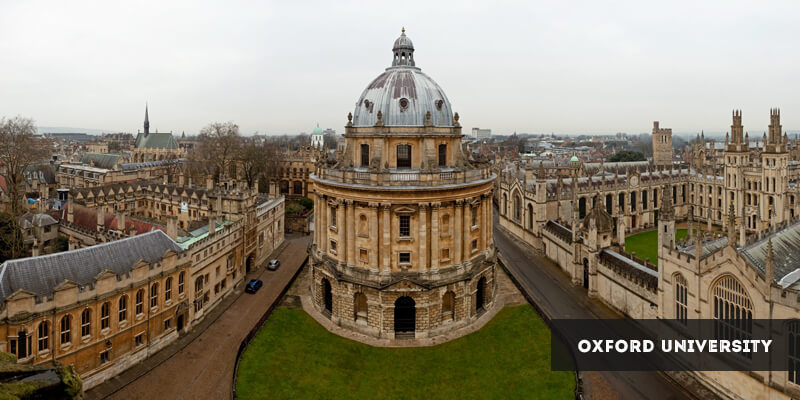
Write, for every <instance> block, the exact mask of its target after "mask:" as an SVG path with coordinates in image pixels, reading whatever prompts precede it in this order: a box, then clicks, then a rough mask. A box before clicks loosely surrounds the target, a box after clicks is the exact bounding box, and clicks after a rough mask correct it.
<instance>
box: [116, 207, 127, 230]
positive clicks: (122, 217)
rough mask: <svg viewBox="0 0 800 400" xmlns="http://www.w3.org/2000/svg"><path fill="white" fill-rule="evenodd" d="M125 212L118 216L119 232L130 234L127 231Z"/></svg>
mask: <svg viewBox="0 0 800 400" xmlns="http://www.w3.org/2000/svg"><path fill="white" fill-rule="evenodd" d="M125 222H126V221H125V212H124V211H123V212H121V213H119V214H117V230H118V231H120V232H122V233H123V234H126V233H128V232H127V230H126V229H125Z"/></svg>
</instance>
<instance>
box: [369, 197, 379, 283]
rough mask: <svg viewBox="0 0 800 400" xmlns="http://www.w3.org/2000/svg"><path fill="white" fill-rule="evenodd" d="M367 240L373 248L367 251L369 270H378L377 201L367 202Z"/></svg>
mask: <svg viewBox="0 0 800 400" xmlns="http://www.w3.org/2000/svg"><path fill="white" fill-rule="evenodd" d="M369 238H370V239H369V240H370V243H372V245H373V248H371V249H368V251H369V270H370V271H371V272H378V267H379V265H378V252H379V246H378V243H379V242H380V239H379V238H378V203H369Z"/></svg>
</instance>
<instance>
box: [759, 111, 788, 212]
mask: <svg viewBox="0 0 800 400" xmlns="http://www.w3.org/2000/svg"><path fill="white" fill-rule="evenodd" d="M781 130H782V127H781V111H780V110H779V109H777V108H774V109H771V110H769V136H768V139H767V142H766V143H764V151H763V152H762V153H761V171H762V174H761V176H762V178H761V179H762V182H761V188H762V191H761V202H760V206H761V210H760V211H761V217H762V219H763V220H764V223H766V224H770V225H771V224H777V223H781V222H783V221H785V220H787V219H788V216H787V215H786V214H787V211H786V210H784V208H785V207H786V206H787V205H788V204H787V199H786V192H787V188H788V181H789V180H788V175H787V173H788V169H789V153H788V151H787V143H786V142H787V141H788V140H786V137H784V136H783V135H781Z"/></svg>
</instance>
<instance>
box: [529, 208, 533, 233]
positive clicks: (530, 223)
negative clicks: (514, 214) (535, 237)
mask: <svg viewBox="0 0 800 400" xmlns="http://www.w3.org/2000/svg"><path fill="white" fill-rule="evenodd" d="M528 229H533V204H528Z"/></svg>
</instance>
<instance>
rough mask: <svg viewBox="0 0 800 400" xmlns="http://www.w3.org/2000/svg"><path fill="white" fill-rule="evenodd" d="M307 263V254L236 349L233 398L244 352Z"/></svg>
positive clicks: (232, 386) (235, 396)
mask: <svg viewBox="0 0 800 400" xmlns="http://www.w3.org/2000/svg"><path fill="white" fill-rule="evenodd" d="M306 264H308V256H306V258H305V259H304V260H303V263H302V264H300V268H298V269H297V271H296V272H295V273H294V276H292V279H290V280H289V283H287V284H286V286H285V287H284V288H283V290H281V293H280V294H279V295H278V297H277V298H276V299H275V301H274V302H273V303H272V304H271V305H270V306H269V307H268V308H267V311H265V312H264V315H262V316H261V318H259V320H258V321H257V322H256V324H255V325H254V326H253V328H252V329H250V332H248V333H247V336H245V337H244V339H242V342H241V343H239V350H237V351H236V361H234V364H233V374H232V375H233V376H232V378H231V379H232V383H231V398H232V399H233V400H237V399H238V398H239V397H238V396H237V395H236V378H238V377H239V360H240V359H241V358H242V353H244V351H245V350H246V349H247V346H248V345H249V344H250V342H251V341H252V340H253V338H255V337H256V334H258V332H259V331H260V330H261V327H262V326H264V323H266V322H267V320H268V319H269V317H270V315H272V312H273V311H275V307H277V306H278V305H279V304H280V303H281V301H282V300H283V297H284V296H285V295H286V292H288V291H289V288H291V287H292V285H293V284H294V281H295V280H296V279H297V277H298V276H300V272H302V271H303V269H305V267H306Z"/></svg>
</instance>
